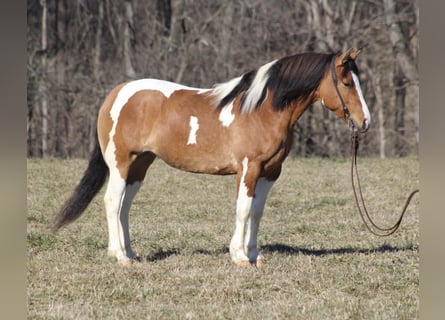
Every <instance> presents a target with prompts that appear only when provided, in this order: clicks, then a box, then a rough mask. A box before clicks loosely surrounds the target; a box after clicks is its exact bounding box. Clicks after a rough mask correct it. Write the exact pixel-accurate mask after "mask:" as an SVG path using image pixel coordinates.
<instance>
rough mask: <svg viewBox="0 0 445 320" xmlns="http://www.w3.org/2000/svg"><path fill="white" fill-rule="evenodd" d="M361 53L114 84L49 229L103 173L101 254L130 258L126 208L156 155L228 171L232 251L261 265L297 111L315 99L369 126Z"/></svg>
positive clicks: (77, 207)
mask: <svg viewBox="0 0 445 320" xmlns="http://www.w3.org/2000/svg"><path fill="white" fill-rule="evenodd" d="M359 52H360V50H349V51H347V52H344V53H330V54H325V53H301V54H296V55H292V56H287V57H284V58H281V59H278V60H274V61H272V62H269V63H267V64H265V65H263V66H261V67H259V68H258V69H256V70H253V71H250V72H247V73H245V74H243V75H242V76H240V77H237V78H234V79H232V80H230V81H228V82H226V83H221V84H217V85H215V86H214V87H213V88H211V89H200V88H192V87H187V86H183V85H180V84H176V83H172V82H168V81H162V80H155V79H142V80H135V81H130V82H126V83H123V84H120V85H118V86H117V87H115V88H114V89H113V90H112V91H111V92H110V93H109V95H108V96H107V97H106V99H105V101H104V103H103V104H102V106H101V108H100V111H99V115H98V120H97V136H98V141H97V143H96V148H95V150H94V151H93V153H92V156H91V159H90V162H89V164H88V167H87V169H86V171H85V173H84V176H83V178H82V180H81V181H80V182H79V184H78V186H77V188H76V189H75V191H74V193H73V195H72V196H71V198H69V199H68V200H67V201H66V203H65V205H64V206H63V207H62V209H61V211H60V212H59V214H58V215H57V216H56V218H55V220H54V224H53V231H54V232H56V231H57V230H58V229H59V228H61V227H62V226H64V225H66V224H67V223H70V222H72V221H74V220H75V219H76V218H78V217H79V216H80V215H81V213H82V212H83V211H84V210H85V209H86V207H87V206H88V204H89V203H90V201H91V200H92V199H93V197H94V196H95V195H96V194H97V192H98V191H99V190H100V189H101V187H102V186H103V185H104V183H105V180H106V178H107V177H109V179H108V186H107V189H106V193H105V197H104V202H105V209H106V216H107V221H108V235H109V241H108V253H109V255H111V256H113V257H116V258H117V260H118V262H120V263H122V264H123V265H128V264H131V263H132V262H133V261H135V259H136V258H137V257H136V255H135V253H134V252H133V250H132V248H131V243H130V232H129V226H128V212H129V210H130V206H131V204H132V201H133V198H134V197H135V195H136V193H137V191H138V190H139V188H140V186H141V184H142V182H143V180H144V177H145V174H146V171H147V169H148V167H149V166H150V165H151V164H152V162H153V161H154V160H155V158H156V157H159V158H161V159H162V160H163V161H165V162H166V163H167V164H169V165H170V166H172V167H175V168H178V169H181V170H185V171H189V172H195V173H207V174H216V175H229V174H236V184H237V190H238V192H237V200H236V218H235V231H234V234H233V237H232V239H231V241H230V257H231V259H232V261H233V262H234V263H236V264H238V265H241V266H244V265H250V264H256V265H261V264H262V262H263V261H264V260H262V259H263V256H261V255H260V253H259V252H258V248H257V234H258V228H259V224H260V219H261V216H262V214H263V210H264V205H265V202H266V197H267V195H268V192H269V190H270V188H271V187H272V185H273V184H274V182H275V181H276V180H277V179H278V177H279V176H280V172H281V166H282V163H283V161H284V159H285V158H286V156H287V155H288V154H289V151H290V149H291V146H292V131H293V127H294V125H295V123H296V122H297V120H298V119H299V118H300V116H301V115H302V113H303V112H304V111H305V110H306V109H307V108H308V106H309V105H311V104H313V103H314V102H316V101H318V100H321V102H322V105H323V106H324V107H326V108H328V109H329V110H331V111H332V112H334V113H335V114H336V115H337V116H338V117H339V118H340V119H342V120H344V121H345V122H349V123H350V125H351V127H353V128H355V129H354V130H359V131H366V130H367V129H368V128H369V125H370V123H371V117H370V113H369V111H368V107H367V105H366V102H365V100H364V98H363V94H362V91H361V89H360V83H359V73H358V69H357V65H356V64H355V59H356V57H357V55H358V54H359Z"/></svg>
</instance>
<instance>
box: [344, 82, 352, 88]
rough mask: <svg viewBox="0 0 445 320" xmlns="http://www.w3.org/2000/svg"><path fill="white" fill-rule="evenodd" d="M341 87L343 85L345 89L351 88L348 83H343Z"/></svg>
mask: <svg viewBox="0 0 445 320" xmlns="http://www.w3.org/2000/svg"><path fill="white" fill-rule="evenodd" d="M343 85H344V86H345V87H346V88H351V87H352V84H351V83H349V82H343Z"/></svg>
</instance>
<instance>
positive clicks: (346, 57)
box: [341, 48, 361, 65]
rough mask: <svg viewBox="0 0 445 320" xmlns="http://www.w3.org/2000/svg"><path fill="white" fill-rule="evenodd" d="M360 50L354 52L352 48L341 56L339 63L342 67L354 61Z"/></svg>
mask: <svg viewBox="0 0 445 320" xmlns="http://www.w3.org/2000/svg"><path fill="white" fill-rule="evenodd" d="M360 52H361V48H359V49H358V50H354V49H353V48H351V49H349V50H348V51H346V52H345V53H343V54H342V55H341V63H342V65H345V64H347V63H348V62H349V61H351V60H355V59H356V58H357V56H358V55H359V54H360Z"/></svg>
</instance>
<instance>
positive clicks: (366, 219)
mask: <svg viewBox="0 0 445 320" xmlns="http://www.w3.org/2000/svg"><path fill="white" fill-rule="evenodd" d="M331 74H332V80H333V82H334V87H335V90H336V91H337V95H338V97H339V99H340V102H341V105H342V108H343V112H344V114H345V118H346V120H347V121H348V123H349V126H350V128H351V154H352V157H351V158H352V159H351V160H352V161H351V183H352V190H353V191H354V198H355V203H356V205H357V208H358V211H359V213H360V217H361V218H362V221H363V224H364V225H365V227H366V229H368V230H369V231H370V232H371V233H372V234H374V235H376V236H379V237H387V236H390V235H392V234H393V233H394V232H396V231H397V230H398V229H399V227H400V225H401V223H402V219H403V216H404V215H405V213H406V210H407V208H408V205H409V204H410V202H411V199H412V198H413V196H414V195H415V194H416V193H418V192H419V189H416V190H414V191H412V192H411V193H410V194H409V196H408V198H407V199H406V201H405V205H404V207H403V209H402V212H401V214H400V216H399V218H398V220H397V221H396V223H394V224H393V225H392V226H390V227H386V228H385V227H380V226H378V225H377V224H376V223H375V222H374V220H373V219H372V218H371V216H370V214H369V212H368V209H367V208H366V205H365V200H364V197H363V193H362V187H361V184H360V176H359V174H358V169H357V154H358V147H359V132H358V129H357V128H356V126H355V124H354V122H353V121H352V119H351V118H350V113H349V110H348V107H347V106H346V104H345V102H344V100H343V97H342V95H341V93H340V90H339V89H338V80H337V73H336V72H335V56H334V57H333V58H332V62H331ZM354 174H355V176H356V178H355V179H354ZM355 180H357V187H356V185H355ZM357 189H358V192H357ZM359 196H360V199H359ZM360 204H361V205H362V206H363V208H362V207H361V206H360Z"/></svg>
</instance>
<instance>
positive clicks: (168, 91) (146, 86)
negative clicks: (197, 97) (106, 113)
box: [105, 79, 210, 166]
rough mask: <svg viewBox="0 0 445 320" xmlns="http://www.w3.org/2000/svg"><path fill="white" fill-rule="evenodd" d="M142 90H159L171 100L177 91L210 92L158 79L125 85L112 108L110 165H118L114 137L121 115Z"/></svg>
mask: <svg viewBox="0 0 445 320" xmlns="http://www.w3.org/2000/svg"><path fill="white" fill-rule="evenodd" d="M142 90H158V91H160V92H162V94H163V95H164V96H166V97H167V98H169V97H170V96H171V95H172V94H173V93H174V92H175V91H177V90H193V91H195V90H196V91H198V94H201V93H204V92H207V91H209V90H210V89H200V88H193V87H187V86H184V85H181V84H177V83H174V82H170V81H164V80H158V79H140V80H134V81H131V82H129V83H127V84H126V85H124V86H123V87H122V88H121V89H120V91H119V93H118V94H117V97H116V100H114V103H113V105H112V106H111V110H110V116H111V120H112V121H113V126H112V127H111V130H110V132H109V138H110V139H109V143H108V146H107V148H106V150H105V160H106V162H107V164H108V165H114V166H115V165H116V164H117V163H116V160H115V157H116V156H115V151H116V147H115V145H114V135H115V133H116V127H117V123H118V120H119V115H120V113H121V111H122V109H123V108H124V106H125V105H126V104H127V102H128V100H129V99H130V98H131V97H132V96H134V95H135V94H136V93H137V92H139V91H142Z"/></svg>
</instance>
